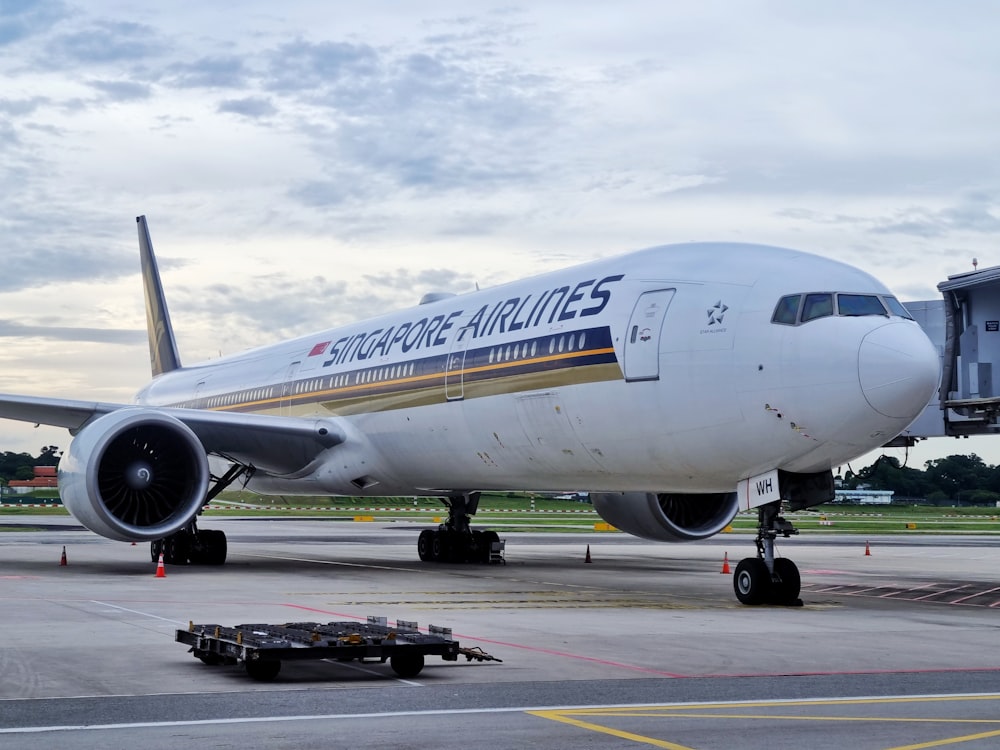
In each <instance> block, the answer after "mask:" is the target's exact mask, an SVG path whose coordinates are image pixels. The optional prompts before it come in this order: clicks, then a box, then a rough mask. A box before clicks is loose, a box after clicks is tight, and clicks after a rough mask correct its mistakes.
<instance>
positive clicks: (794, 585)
mask: <svg viewBox="0 0 1000 750" xmlns="http://www.w3.org/2000/svg"><path fill="white" fill-rule="evenodd" d="M774 575H775V576H776V577H777V578H780V579H781V580H780V581H775V582H773V583H772V584H771V601H772V602H773V603H774V604H783V605H790V604H795V603H797V602H798V600H799V592H800V591H801V590H802V578H801V577H800V576H799V569H798V567H796V565H795V563H793V562H792V561H791V560H789V559H788V558H786V557H779V558H777V559H776V560H775V561H774Z"/></svg>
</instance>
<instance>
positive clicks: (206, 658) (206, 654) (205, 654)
mask: <svg viewBox="0 0 1000 750" xmlns="http://www.w3.org/2000/svg"><path fill="white" fill-rule="evenodd" d="M194 655H195V656H197V657H198V658H199V659H201V661H202V663H203V664H207V665H208V666H210V667H217V666H219V665H220V664H222V663H223V661H225V660H224V659H223V658H222V654H217V653H215V652H214V651H195V652H194Z"/></svg>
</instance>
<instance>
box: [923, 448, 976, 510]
mask: <svg viewBox="0 0 1000 750" xmlns="http://www.w3.org/2000/svg"><path fill="white" fill-rule="evenodd" d="M924 465H925V466H926V467H927V471H926V474H927V480H928V481H929V482H930V483H931V485H933V486H934V487H935V488H936V489H939V490H941V492H943V493H944V494H946V495H947V496H948V497H950V498H952V499H956V498H957V497H958V493H959V492H961V491H962V490H976V489H979V488H981V487H985V486H987V482H988V481H989V479H990V476H991V473H992V472H991V471H990V467H989V466H987V465H986V464H985V463H983V459H981V458H980V457H979V456H977V455H976V454H975V453H970V454H969V455H967V456H947V457H945V458H935V459H933V460H931V461H927V462H926V463H925V464H924Z"/></svg>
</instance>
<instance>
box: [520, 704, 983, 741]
mask: <svg viewBox="0 0 1000 750" xmlns="http://www.w3.org/2000/svg"><path fill="white" fill-rule="evenodd" d="M998 700H1000V694H984V695H953V696H914V697H894V698H835V699H822V700H800V701H796V700H789V701H784V700H776V701H759V702H746V703H738V702H726V703H702V704H693V703H686V704H685V703H682V704H670V705H661V706H656V705H652V706H648V705H647V706H594V707H589V708H568V709H556V710H549V711H528V712H527V713H529V714H531V715H533V716H538V717H541V718H544V719H549V720H551V721H558V722H562V723H564V724H569V725H571V726H575V727H579V728H580V729H586V730H589V731H592V732H598V733H600V734H607V735H611V736H614V737H619V738H621V739H626V740H630V741H633V742H638V743H642V744H646V745H652V746H653V747H662V748H668V750H695V749H694V748H690V747H687V746H685V745H679V744H677V743H673V742H669V741H667V740H660V739H656V738H655V737H648V736H646V735H641V734H636V733H634V732H626V731H622V730H618V729H612V728H611V727H605V726H602V725H600V724H596V723H593V722H590V721H584V720H583V719H582V718H576V717H590V718H594V719H602V718H603V719H612V718H618V719H629V718H651V719H655V718H664V719H673V718H677V719H709V720H713V719H736V720H741V721H746V720H765V721H812V722H864V723H886V724H892V723H901V724H913V725H916V724H942V725H948V724H987V725H998V724H1000V719H949V718H926V717H895V716H884V717H878V716H823V715H805V716H802V715H790V714H770V713H760V714H752V713H736V712H733V709H741V708H742V709H746V708H779V707H780V708H788V707H795V706H802V707H807V706H808V707H813V708H815V707H821V706H830V707H836V706H859V705H863V706H872V705H899V704H913V703H954V702H965V701H998ZM724 709H728V711H727V712H726V713H720V712H717V711H722V710H724ZM993 737H1000V729H997V730H991V731H988V732H980V733H976V734H968V735H962V736H958V737H948V738H944V739H939V740H931V741H928V742H918V743H915V744H910V745H900V746H898V747H893V748H888V750H923V748H933V747H946V746H949V745H957V744H959V743H963V742H974V741H976V740H983V739H991V738H993Z"/></svg>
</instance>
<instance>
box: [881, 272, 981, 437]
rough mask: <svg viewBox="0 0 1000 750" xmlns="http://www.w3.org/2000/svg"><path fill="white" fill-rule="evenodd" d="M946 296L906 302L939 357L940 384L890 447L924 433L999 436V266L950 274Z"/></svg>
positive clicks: (943, 291)
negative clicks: (913, 420)
mask: <svg viewBox="0 0 1000 750" xmlns="http://www.w3.org/2000/svg"><path fill="white" fill-rule="evenodd" d="M938 290H939V291H940V292H941V295H942V299H940V300H930V301H925V302H907V303H904V304H905V307H906V309H907V310H908V311H909V313H910V314H911V315H912V316H913V317H914V319H915V320H916V321H917V322H918V323H919V324H920V326H921V327H922V328H923V329H924V332H925V333H926V334H927V335H928V336H929V337H930V339H931V341H932V342H933V343H934V345H935V346H937V348H938V351H939V352H940V355H941V384H940V387H939V390H938V393H937V395H936V397H935V398H934V399H932V400H931V402H930V403H929V404H928V405H927V407H926V408H925V409H924V411H923V412H922V413H921V415H920V417H919V418H918V419H917V421H916V422H914V423H913V425H911V426H910V429H909V430H907V431H906V432H905V433H904V434H903V435H900V436H899V437H897V438H896V439H895V440H893V441H892V442H890V443H889V444H888V445H890V446H902V445H912V444H913V443H914V442H915V440H917V439H920V438H926V437H941V436H953V437H962V436H970V435H995V434H1000V425H998V424H997V421H998V416H1000V266H997V267H993V268H984V269H982V270H975V271H971V272H969V273H962V274H957V275H955V276H949V277H948V280H947V281H943V282H941V283H940V284H938Z"/></svg>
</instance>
